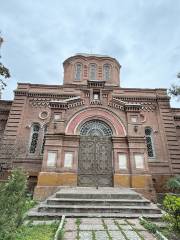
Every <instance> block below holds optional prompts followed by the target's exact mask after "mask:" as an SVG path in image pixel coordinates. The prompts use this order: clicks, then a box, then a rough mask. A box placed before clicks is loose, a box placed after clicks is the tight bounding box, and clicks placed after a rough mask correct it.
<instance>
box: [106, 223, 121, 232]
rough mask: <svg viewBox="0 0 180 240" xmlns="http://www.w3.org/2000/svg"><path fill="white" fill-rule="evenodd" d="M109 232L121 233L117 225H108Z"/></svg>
mask: <svg viewBox="0 0 180 240" xmlns="http://www.w3.org/2000/svg"><path fill="white" fill-rule="evenodd" d="M107 228H108V231H119V228H118V226H117V225H115V224H111V225H110V224H107Z"/></svg>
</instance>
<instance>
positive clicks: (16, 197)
mask: <svg viewBox="0 0 180 240" xmlns="http://www.w3.org/2000/svg"><path fill="white" fill-rule="evenodd" d="M26 186H27V176H26V174H25V173H24V172H23V171H22V170H19V169H16V170H13V171H12V174H11V176H10V177H9V178H8V181H7V182H6V183H1V184H0V240H13V239H14V238H15V234H16V230H17V228H18V226H20V224H21V223H22V220H23V215H24V212H25V210H26Z"/></svg>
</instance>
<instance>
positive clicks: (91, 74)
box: [89, 63, 97, 80]
mask: <svg viewBox="0 0 180 240" xmlns="http://www.w3.org/2000/svg"><path fill="white" fill-rule="evenodd" d="M96 69H97V67H96V64H95V63H91V64H90V69H89V71H90V72H89V78H90V80H96Z"/></svg>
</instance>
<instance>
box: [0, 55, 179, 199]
mask: <svg viewBox="0 0 180 240" xmlns="http://www.w3.org/2000/svg"><path fill="white" fill-rule="evenodd" d="M63 65H64V84H63V85H40V84H28V83H19V84H18V87H17V89H16V90H15V97H14V100H13V101H12V102H8V101H7V102H6V101H2V100H1V101H0V113H1V115H0V139H2V138H3V141H1V146H7V145H6V144H8V146H13V149H14V151H13V152H14V153H16V154H15V156H14V155H12V156H11V158H13V166H21V167H23V168H25V169H26V170H27V171H28V172H29V175H30V180H31V181H32V182H34V184H35V183H36V178H37V187H36V191H35V193H36V196H37V197H39V198H42V196H46V195H49V194H50V193H51V192H53V191H54V190H55V189H56V188H57V187H58V186H60V185H77V173H78V151H79V139H80V129H81V127H82V125H83V124H84V123H86V122H88V121H90V120H100V121H103V122H104V123H106V124H107V125H108V126H109V127H110V128H111V130H112V144H113V148H112V149H113V155H112V165H113V169H114V174H113V185H114V186H125V187H132V188H135V189H136V190H137V191H140V192H146V195H149V196H152V195H153V192H154V188H155V189H156V191H158V192H160V191H162V187H163V185H164V183H165V181H166V179H167V178H169V176H172V175H174V174H179V173H180V109H174V108H171V107H170V103H169V97H168V96H167V92H166V89H134V88H121V87H120V79H119V76H120V67H121V66H120V64H119V63H118V62H117V60H116V59H114V58H111V57H108V56H100V55H87V54H77V55H75V56H73V57H70V58H68V59H67V60H65V62H64V64H63ZM33 124H36V125H37V126H39V127H37V129H35V128H34V129H35V131H34V135H33V126H35V125H33ZM146 128H149V129H150V132H151V140H152V148H153V149H152V150H153V153H152V155H153V156H151V157H149V153H148V151H147V142H146V137H145V129H146ZM36 131H37V132H36ZM33 136H34V137H35V139H34V141H35V142H34V146H35V149H34V148H32V149H31V147H32V146H31V145H32V137H33ZM37 136H38V137H37ZM44 136H45V138H44ZM44 139H46V140H44ZM30 149H31V150H30ZM5 152H6V150H5ZM48 152H50V153H54V154H55V155H53V156H55V164H54V165H53V166H48V164H47V161H48V156H49V155H48ZM66 153H71V154H72V165H71V166H68V167H66V166H65V163H64V159H65V154H66ZM120 154H125V156H126V161H127V163H126V164H127V166H121V163H119V161H120V160H119V155H120ZM150 154H151V153H150ZM135 155H138V156H137V158H138V159H137V160H136V157H135ZM140 155H141V156H143V166H140V167H139V166H138V164H141V165H142V163H139V161H141V160H139V158H141V156H140ZM0 158H1V159H0V161H1V162H6V161H8V160H7V155H6V154H5V153H4V152H3V151H2V153H1V157H0ZM121 167H122V168H121Z"/></svg>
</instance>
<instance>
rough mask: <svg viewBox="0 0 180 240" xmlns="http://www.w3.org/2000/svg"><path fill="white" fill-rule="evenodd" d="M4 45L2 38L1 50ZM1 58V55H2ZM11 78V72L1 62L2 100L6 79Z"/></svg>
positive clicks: (0, 87)
mask: <svg viewBox="0 0 180 240" xmlns="http://www.w3.org/2000/svg"><path fill="white" fill-rule="evenodd" d="M2 43H3V38H2V37H1V36H0V48H1V45H2ZM0 58H1V55H0ZM7 78H10V72H9V69H8V68H6V67H5V66H4V65H3V64H2V63H1V62H0V99H1V91H2V90H4V88H5V87H6V79H7Z"/></svg>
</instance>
